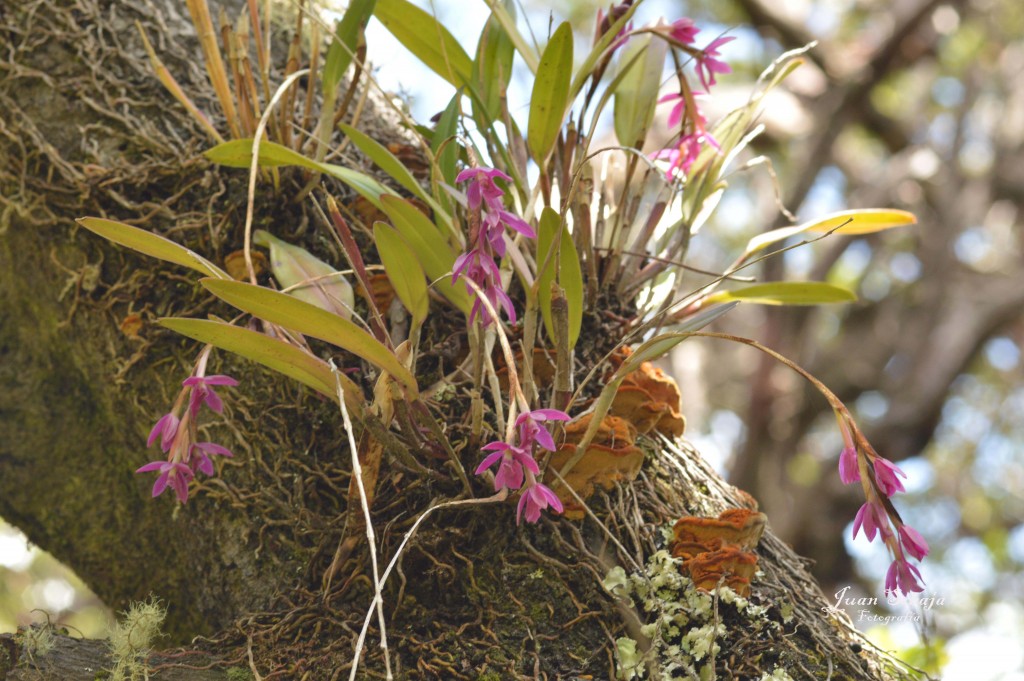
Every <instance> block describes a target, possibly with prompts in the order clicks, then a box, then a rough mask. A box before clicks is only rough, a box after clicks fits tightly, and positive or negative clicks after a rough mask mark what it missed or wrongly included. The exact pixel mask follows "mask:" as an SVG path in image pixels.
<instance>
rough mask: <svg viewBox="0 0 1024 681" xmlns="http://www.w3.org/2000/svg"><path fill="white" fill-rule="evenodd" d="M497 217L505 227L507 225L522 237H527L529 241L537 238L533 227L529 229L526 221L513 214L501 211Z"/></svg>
mask: <svg viewBox="0 0 1024 681" xmlns="http://www.w3.org/2000/svg"><path fill="white" fill-rule="evenodd" d="M499 215H500V216H501V221H502V222H504V223H505V224H506V225H508V226H509V227H511V228H512V229H514V230H515V231H517V232H519V233H520V234H522V235H523V236H526V237H529V238H531V239H536V238H537V232H535V231H533V227H530V223H528V222H527V221H526V220H524V219H522V218H521V217H519V216H518V215H516V214H515V213H510V212H508V211H507V210H503V211H501V213H499Z"/></svg>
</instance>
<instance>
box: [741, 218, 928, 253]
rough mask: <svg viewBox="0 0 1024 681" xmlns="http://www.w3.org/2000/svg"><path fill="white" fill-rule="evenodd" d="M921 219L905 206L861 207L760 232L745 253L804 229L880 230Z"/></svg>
mask: <svg viewBox="0 0 1024 681" xmlns="http://www.w3.org/2000/svg"><path fill="white" fill-rule="evenodd" d="M916 223H917V218H916V217H915V216H914V214H913V213H908V212H907V211H905V210H893V209H885V208H860V209H856V210H844V211H840V212H838V213H832V214H831V215H827V216H825V217H824V218H821V219H819V220H814V221H811V222H805V223H803V224H801V225H795V226H793V227H782V228H780V229H773V230H771V231H770V232H765V233H764V234H758V235H757V236H755V237H754V238H753V239H751V240H750V242H749V243H748V244H747V250H746V252H745V254H744V257H747V256H749V255H751V254H753V253H757V252H758V251H760V250H763V249H764V248H765V247H767V246H770V245H771V244H774V243H778V242H780V241H785V240H786V239H788V238H789V237H791V236H794V235H796V234H802V233H804V232H813V233H827V232H830V231H833V230H835V232H834V233H835V234H846V235H859V234H871V233H873V232H880V231H882V230H885V229H892V228H893V227H903V226H904V225H913V224H916Z"/></svg>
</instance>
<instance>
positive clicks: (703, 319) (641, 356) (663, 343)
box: [615, 303, 739, 380]
mask: <svg viewBox="0 0 1024 681" xmlns="http://www.w3.org/2000/svg"><path fill="white" fill-rule="evenodd" d="M737 305H739V303H729V304H727V305H721V306H719V307H716V308H712V309H710V310H705V311H704V312H701V313H700V314H697V315H694V316H693V317H692V318H690V319H688V320H686V321H685V322H684V323H683V324H681V325H680V326H679V329H680V330H679V331H671V332H667V333H661V334H658V335H657V336H655V337H654V338H652V339H650V340H649V341H647V342H646V343H643V344H642V345H640V347H638V348H637V349H636V350H634V351H633V354H632V355H630V356H629V359H627V360H626V361H625V362H623V363H622V366H620V367H619V370H618V371H616V372H615V376H616V377H617V378H618V379H619V380H621V379H622V378H623V377H625V376H626V374H628V373H630V372H632V371H635V370H636V369H638V368H639V367H640V365H641V364H643V363H644V362H651V361H653V360H656V359H658V358H659V357H662V356H663V355H665V354H666V353H667V352H668V351H669V350H671V349H672V348H674V347H675V346H677V345H679V344H680V343H682V342H683V341H684V340H686V339H687V338H689V337H691V336H692V335H693V334H694V332H695V331H699V330H700V329H703V328H704V327H705V326H707V325H708V324H710V323H711V322H713V321H715V320H716V319H718V318H719V317H721V316H722V315H724V314H725V313H726V312H728V311H729V310H731V309H733V308H734V307H736V306H737Z"/></svg>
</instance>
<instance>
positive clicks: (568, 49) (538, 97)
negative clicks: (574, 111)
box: [526, 22, 572, 165]
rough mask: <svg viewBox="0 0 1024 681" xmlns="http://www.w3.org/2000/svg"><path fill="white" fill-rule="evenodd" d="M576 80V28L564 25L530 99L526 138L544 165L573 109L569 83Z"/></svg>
mask: <svg viewBox="0 0 1024 681" xmlns="http://www.w3.org/2000/svg"><path fill="white" fill-rule="evenodd" d="M571 78H572V27H571V26H569V23H568V22H563V23H562V25H561V26H559V27H558V30H556V31H555V33H554V35H552V36H551V40H550V41H548V44H547V47H545V48H544V54H542V55H541V58H540V66H538V67H537V77H536V79H535V80H534V81H533V95H532V96H531V98H530V119H529V121H528V123H527V126H526V138H527V141H528V142H529V144H530V152H531V153H532V154H533V160H534V161H536V162H537V163H538V164H541V165H543V163H544V160H545V159H546V158H547V155H548V154H549V153H550V152H551V148H552V147H554V146H555V140H556V139H557V138H558V131H559V130H561V129H562V121H563V120H564V119H565V114H566V111H567V110H568V105H569V81H570V79H571Z"/></svg>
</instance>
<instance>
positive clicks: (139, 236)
mask: <svg viewBox="0 0 1024 681" xmlns="http://www.w3.org/2000/svg"><path fill="white" fill-rule="evenodd" d="M76 222H77V223H78V224H80V225H81V226H82V227H85V228H86V229H87V230H89V231H90V232H93V233H95V234H98V235H100V236H101V237H103V238H104V239H107V240H108V241H113V242H114V243H115V244H119V245H121V246H124V247H125V248H130V249H131V250H133V251H136V252H138V253H142V254H143V255H148V256H150V257H152V258H158V259H159V260H164V261H167V262H171V263H174V264H175V265H181V266H182V267H187V268H189V269H192V270H195V271H196V272H199V273H200V274H203V275H205V276H207V277H216V278H217V279H230V278H231V276H230V275H228V273H227V272H225V271H224V270H222V269H221V268H219V267H217V266H216V265H214V264H213V263H212V262H210V261H209V260H207V259H206V258H204V257H203V256H201V255H199V254H198V253H195V252H194V251H191V250H189V249H187V248H185V247H184V246H182V245H181V244H176V243H174V242H173V241H171V240H170V239H165V238H164V237H162V236H159V235H157V234H153V233H152V232H149V231H147V230H144V229H139V228H138V227H133V226H131V225H126V224H124V223H123V222H115V221H114V220H106V219H104V218H78V220H76Z"/></svg>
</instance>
